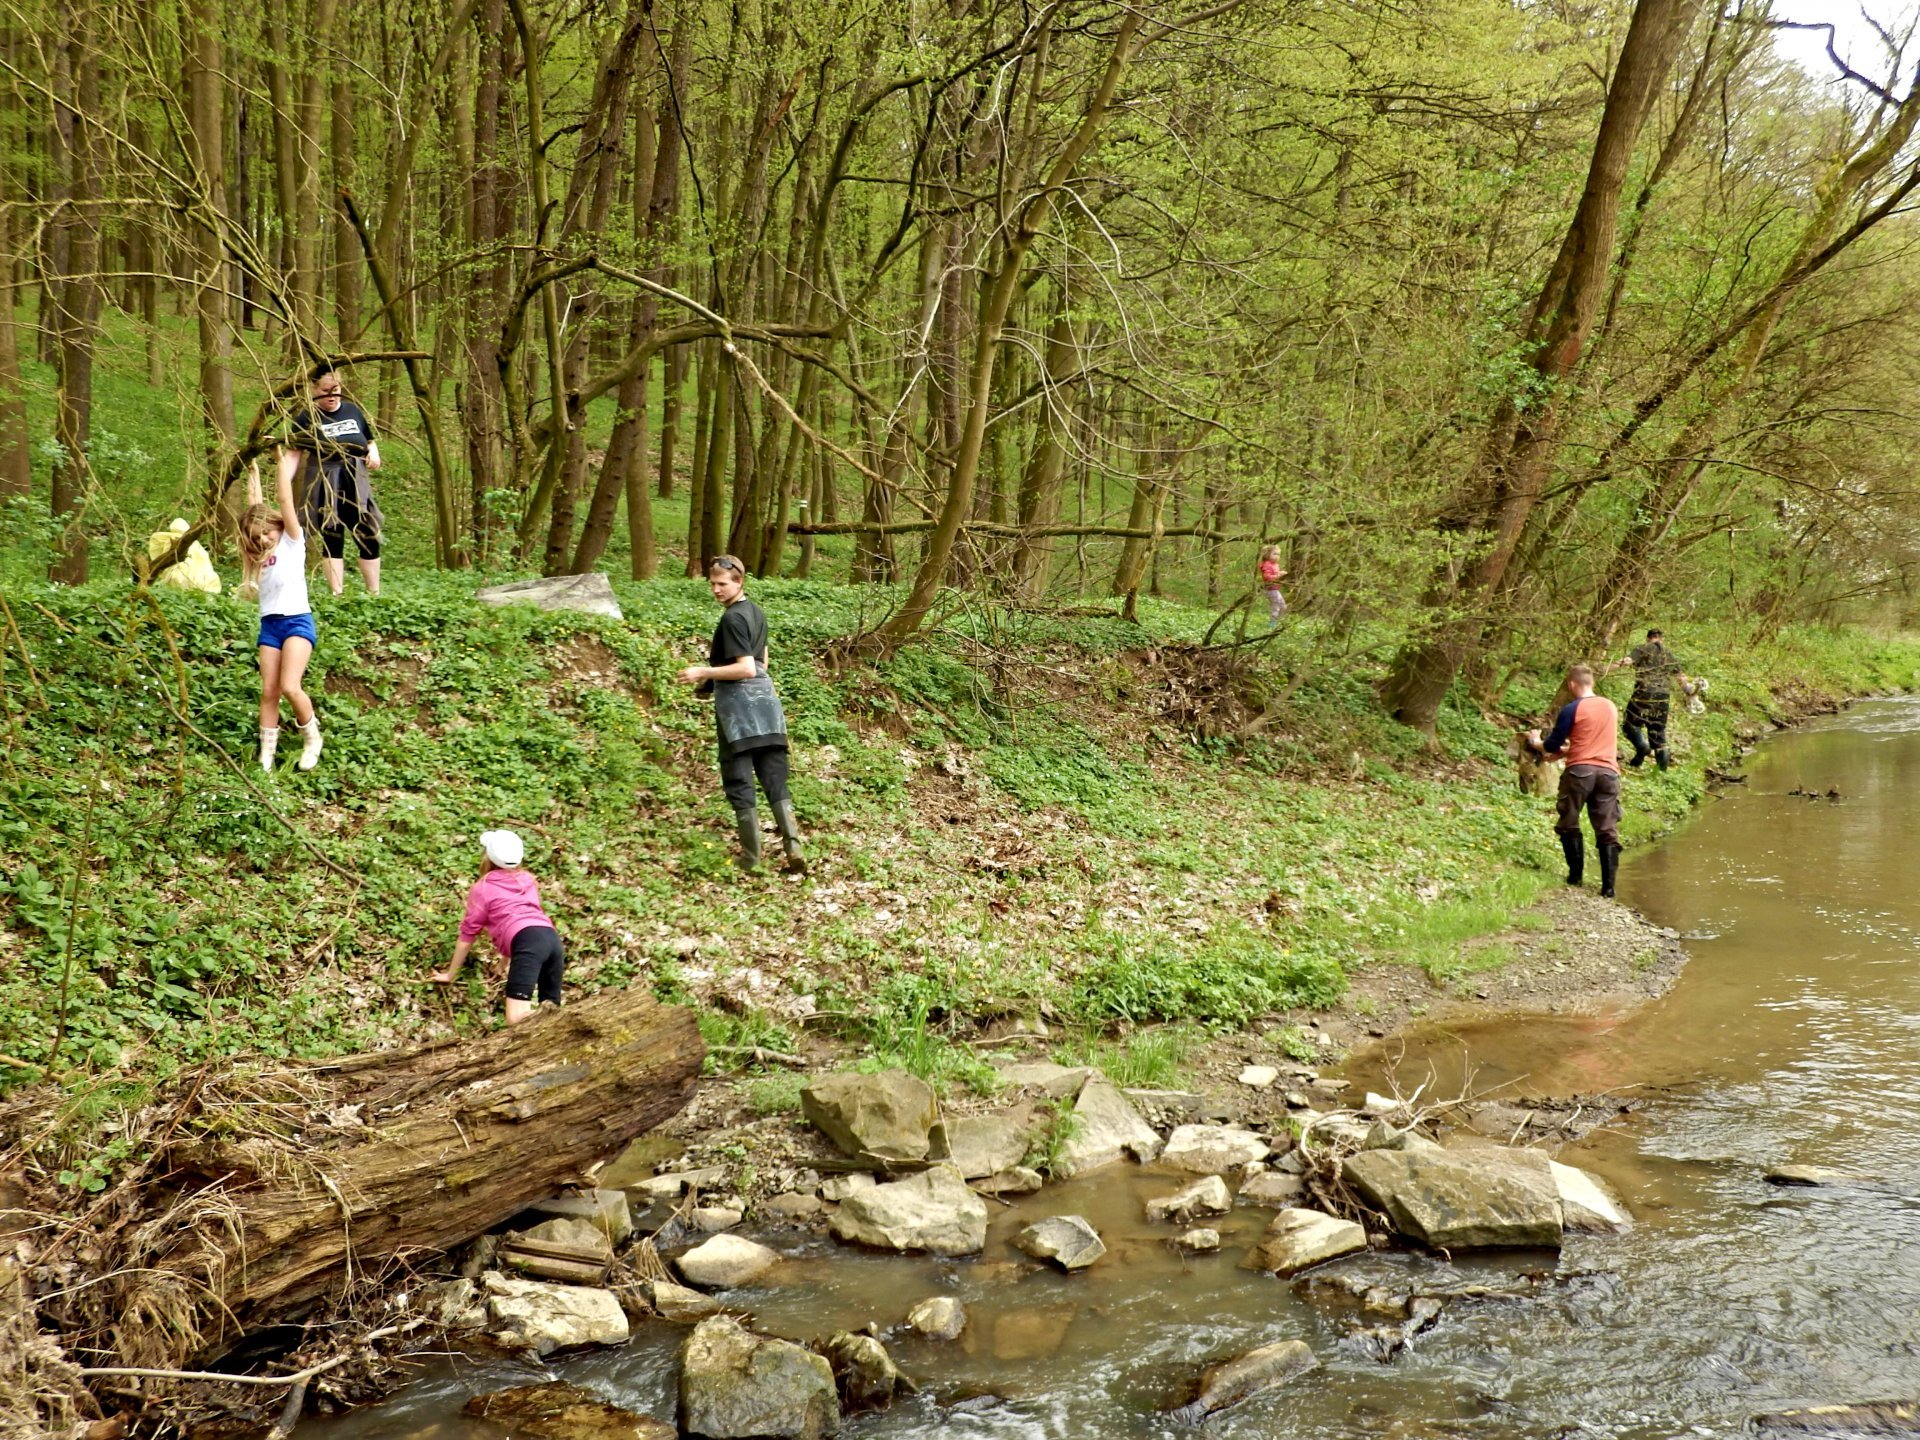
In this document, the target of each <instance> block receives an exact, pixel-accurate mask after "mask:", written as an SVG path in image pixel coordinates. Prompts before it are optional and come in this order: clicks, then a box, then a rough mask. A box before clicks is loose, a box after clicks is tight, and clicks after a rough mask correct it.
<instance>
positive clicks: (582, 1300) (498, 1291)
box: [482, 1273, 632, 1355]
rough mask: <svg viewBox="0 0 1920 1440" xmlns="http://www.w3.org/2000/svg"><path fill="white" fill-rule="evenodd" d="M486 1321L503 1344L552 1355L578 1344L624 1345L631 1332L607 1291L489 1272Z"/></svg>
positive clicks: (485, 1287) (609, 1292)
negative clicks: (518, 1278)
mask: <svg viewBox="0 0 1920 1440" xmlns="http://www.w3.org/2000/svg"><path fill="white" fill-rule="evenodd" d="M482 1286H483V1288H484V1289H485V1291H486V1296H487V1320H488V1323H489V1325H490V1327H491V1330H492V1333H493V1335H494V1337H495V1338H496V1339H498V1340H499V1341H500V1343H501V1344H502V1345H506V1346H509V1347H511V1348H514V1349H526V1350H532V1351H533V1352H534V1353H535V1354H539V1355H551V1354H552V1353H553V1352H554V1351H555V1350H570V1349H573V1348H574V1347H576V1346H580V1345H624V1344H626V1343H627V1341H628V1339H630V1338H631V1335H632V1332H631V1331H630V1330H629V1328H628V1326H627V1314H626V1311H624V1310H622V1309H621V1308H620V1299H619V1297H618V1296H617V1295H615V1294H614V1293H613V1292H612V1291H611V1290H598V1289H593V1288H591V1287H589V1286H585V1285H550V1284H548V1283H546V1282H545V1281H542V1280H516V1279H514V1278H513V1277H511V1276H508V1275H501V1274H498V1273H489V1274H488V1275H487V1276H486V1277H485V1278H484V1280H483V1281H482Z"/></svg>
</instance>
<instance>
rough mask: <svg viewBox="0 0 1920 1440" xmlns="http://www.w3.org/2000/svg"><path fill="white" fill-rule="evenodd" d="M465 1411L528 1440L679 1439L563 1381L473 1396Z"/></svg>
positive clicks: (667, 1428)
mask: <svg viewBox="0 0 1920 1440" xmlns="http://www.w3.org/2000/svg"><path fill="white" fill-rule="evenodd" d="M465 1408H466V1413H467V1414H469V1415H471V1416H473V1418H474V1419H476V1420H486V1421H490V1422H491V1423H493V1424H495V1425H500V1426H504V1427H505V1428H506V1429H507V1430H509V1431H510V1432H511V1433H512V1434H514V1435H516V1436H525V1437H527V1440H677V1437H678V1436H679V1434H680V1432H679V1430H677V1429H676V1428H675V1427H673V1426H672V1425H669V1424H667V1423H666V1422H665V1421H664V1420H655V1419H654V1418H653V1417H652V1416H650V1415H641V1414H639V1413H637V1412H636V1411H633V1410H623V1409H621V1408H620V1407H619V1406H618V1405H609V1404H608V1403H607V1402H606V1401H604V1400H602V1399H601V1398H600V1397H599V1396H597V1395H594V1394H592V1393H591V1392H589V1391H586V1390H582V1389H581V1388H580V1387H579V1386H578V1385H569V1384H567V1383H566V1382H565V1381H564V1380H556V1381H553V1382H551V1383H549V1384H546V1385H516V1386H514V1387H513V1388H512V1389H510V1390H495V1391H493V1392H492V1393H491V1394H487V1395H475V1396H474V1397H473V1398H472V1399H471V1400H469V1401H467V1403H466V1407H465Z"/></svg>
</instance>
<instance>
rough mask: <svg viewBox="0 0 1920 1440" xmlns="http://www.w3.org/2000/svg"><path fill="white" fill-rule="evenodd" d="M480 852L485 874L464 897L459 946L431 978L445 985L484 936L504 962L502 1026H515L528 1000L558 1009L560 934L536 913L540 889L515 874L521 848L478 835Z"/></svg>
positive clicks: (509, 837)
mask: <svg viewBox="0 0 1920 1440" xmlns="http://www.w3.org/2000/svg"><path fill="white" fill-rule="evenodd" d="M480 848H481V850H483V851H484V852H485V853H486V857H487V858H486V868H485V869H484V870H482V871H481V872H480V878H479V880H477V881H476V882H475V883H474V886H473V888H472V889H471V890H469V891H468V892H467V913H466V916H465V918H464V919H462V920H461V922H460V943H459V944H457V945H455V946H454V947H453V963H452V964H450V965H448V966H447V968H446V969H444V970H436V971H434V972H433V976H432V979H433V982H434V983H435V984H436V985H451V984H452V983H453V982H454V980H455V978H456V977H458V975H459V974H460V967H461V966H462V965H464V964H466V963H467V952H469V951H470V950H472V949H473V942H474V941H475V940H477V939H479V938H480V932H481V931H482V930H485V931H486V932H487V933H488V934H489V935H491V936H492V937H493V948H494V949H496V950H498V951H499V952H500V953H501V955H503V956H505V957H506V958H507V1024H509V1025H518V1024H519V1023H520V1022H521V1021H522V1020H524V1019H526V1018H527V1017H528V1016H529V1015H531V1014H532V1013H533V1005H534V996H535V994H536V993H538V995H539V997H540V1001H541V1003H543V1004H544V1003H545V1002H547V1001H549V1000H551V1001H552V1002H553V1003H554V1004H556V1005H558V1004H559V1003H560V972H561V971H562V970H563V969H565V968H566V963H567V957H566V952H565V951H564V950H563V949H562V948H561V945H560V932H559V931H557V930H555V929H554V928H553V921H551V920H549V919H548V918H547V912H546V911H544V910H542V909H541V908H540V886H539V883H538V882H537V881H535V880H534V878H533V876H531V875H529V874H528V873H527V872H526V871H525V870H523V869H521V868H520V862H521V861H522V860H523V859H525V858H526V846H524V845H523V844H521V843H520V837H519V836H518V835H516V834H514V833H513V831H511V830H483V831H482V832H481V833H480Z"/></svg>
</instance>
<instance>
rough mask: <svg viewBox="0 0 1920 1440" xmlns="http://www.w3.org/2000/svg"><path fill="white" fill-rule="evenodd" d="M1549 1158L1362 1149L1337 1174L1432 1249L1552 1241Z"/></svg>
mask: <svg viewBox="0 0 1920 1440" xmlns="http://www.w3.org/2000/svg"><path fill="white" fill-rule="evenodd" d="M1548 1165H1549V1162H1548V1160H1547V1157H1546V1156H1544V1155H1542V1154H1539V1153H1538V1152H1536V1151H1532V1150H1509V1151H1474V1152H1472V1153H1470V1154H1456V1153H1454V1152H1453V1151H1441V1152H1439V1153H1430V1152H1427V1151H1424V1150H1421V1151H1412V1150H1367V1151H1363V1152H1362V1153H1360V1154H1358V1155H1350V1156H1348V1157H1347V1160H1346V1162H1345V1164H1344V1165H1343V1166H1342V1167H1341V1173H1342V1175H1344V1176H1345V1178H1346V1181H1347V1183H1348V1184H1350V1185H1352V1186H1353V1187H1354V1189H1356V1190H1358V1191H1359V1192H1360V1194H1361V1195H1363V1196H1364V1197H1366V1199H1367V1200H1368V1201H1370V1202H1371V1203H1372V1204H1374V1205H1376V1206H1378V1207H1379V1208H1380V1209H1381V1210H1383V1211H1385V1212H1386V1215H1387V1218H1388V1219H1389V1220H1390V1221H1391V1222H1392V1224H1393V1228H1394V1229H1395V1230H1396V1231H1398V1232H1399V1233H1400V1234H1402V1235H1405V1236H1408V1237H1409V1238H1411V1239H1414V1240H1418V1241H1420V1242H1421V1243H1422V1244H1425V1245H1431V1246H1432V1247H1434V1248H1435V1249H1436V1250H1481V1249H1494V1248H1502V1247H1516V1246H1541V1247H1545V1248H1557V1247H1558V1246H1559V1244H1560V1232H1561V1229H1562V1216H1561V1209H1560V1194H1559V1190H1558V1189H1557V1187H1556V1186H1555V1185H1554V1181H1553V1173H1552V1171H1551V1170H1550V1169H1549V1168H1548Z"/></svg>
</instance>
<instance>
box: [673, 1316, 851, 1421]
mask: <svg viewBox="0 0 1920 1440" xmlns="http://www.w3.org/2000/svg"><path fill="white" fill-rule="evenodd" d="M680 1428H681V1429H682V1430H683V1431H685V1432H686V1433H687V1434H689V1435H705V1436H708V1437H711V1440H748V1437H758V1436H778V1437H781V1440H818V1437H820V1436H823V1435H833V1434H837V1433H838V1432H839V1429H840V1400H839V1396H838V1395H837V1393H836V1392H835V1390H834V1384H833V1367H832V1366H831V1365H829V1364H828V1363H827V1361H826V1360H825V1358H824V1357H822V1356H819V1355H816V1354H814V1353H813V1352H812V1351H811V1350H807V1349H804V1348H802V1347H801V1346H799V1345H795V1344H792V1343H791V1342H790V1341H786V1340H769V1339H767V1338H765V1337H764V1336H760V1335H755V1334H754V1333H753V1332H752V1331H750V1330H748V1329H747V1328H746V1326H744V1325H742V1324H741V1323H740V1322H739V1321H738V1320H735V1319H733V1318H732V1317H731V1316H728V1315H716V1316H715V1317H714V1318H713V1319H711V1320H702V1321H701V1322H700V1323H699V1324H698V1325H697V1326H695V1327H694V1331H693V1333H692V1334H691V1335H689V1336H688V1337H687V1343H686V1348H685V1349H684V1350H682V1351H681V1354H680Z"/></svg>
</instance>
